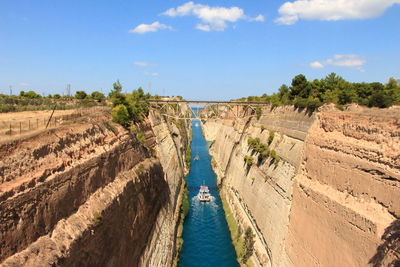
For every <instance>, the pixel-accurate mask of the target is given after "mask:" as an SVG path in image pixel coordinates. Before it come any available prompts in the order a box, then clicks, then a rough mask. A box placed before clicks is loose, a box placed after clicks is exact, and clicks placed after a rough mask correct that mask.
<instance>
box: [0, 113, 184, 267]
mask: <svg viewBox="0 0 400 267" xmlns="http://www.w3.org/2000/svg"><path fill="white" fill-rule="evenodd" d="M166 125H167V123H166V121H165V120H164V119H161V118H158V119H157V115H156V114H153V113H152V114H151V115H150V116H149V119H148V120H147V121H145V122H143V123H141V124H140V125H138V126H137V128H138V129H137V130H138V131H141V132H143V133H144V134H145V136H146V140H145V143H140V142H139V141H138V139H136V137H135V135H132V134H130V133H129V132H128V131H127V130H125V129H123V128H122V127H120V126H118V125H116V124H113V123H110V122H108V121H107V118H104V119H103V120H99V121H90V122H86V123H85V122H82V123H80V124H76V125H71V126H65V127H62V128H60V129H55V130H51V131H49V132H46V133H42V134H40V135H37V136H34V137H30V138H26V139H23V140H18V141H14V142H13V143H6V144H2V145H1V149H0V151H1V152H0V153H1V158H2V160H1V162H0V178H1V181H2V183H1V184H0V200H1V202H0V205H1V209H0V213H1V214H0V215H1V216H0V217H1V221H0V225H1V229H2V231H1V233H0V240H1V243H0V246H1V249H0V251H1V252H0V262H1V261H3V262H2V265H4V266H21V265H26V266H37V264H38V263H40V265H61V264H63V265H71V266H78V265H80V266H82V265H103V266H121V265H123V266H127V265H131V266H137V265H140V264H142V265H147V264H148V263H151V264H152V265H153V266H165V265H170V264H171V262H172V259H173V253H174V242H175V228H176V227H175V222H176V219H174V214H176V213H177V210H178V209H179V207H177V196H178V193H179V188H180V184H181V181H182V178H183V173H184V169H183V168H184V161H183V160H182V158H181V155H179V153H180V151H179V150H178V149H177V146H180V147H183V148H186V145H187V144H186V142H187V138H183V137H182V136H181V135H179V134H177V135H174V136H172V135H171V132H170V129H169V128H171V127H170V126H168V127H169V128H168V127H167V126H166ZM166 127H167V128H168V130H165V129H164V128H166ZM154 129H156V131H154ZM163 129H164V130H163ZM170 214H172V216H171V215H170Z"/></svg>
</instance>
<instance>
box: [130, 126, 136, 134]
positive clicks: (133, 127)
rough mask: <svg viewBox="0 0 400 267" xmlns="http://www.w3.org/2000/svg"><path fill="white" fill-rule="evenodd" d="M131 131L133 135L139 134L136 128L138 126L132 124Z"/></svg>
mask: <svg viewBox="0 0 400 267" xmlns="http://www.w3.org/2000/svg"><path fill="white" fill-rule="evenodd" d="M129 131H130V132H131V134H135V133H136V132H137V127H136V125H135V124H133V123H132V124H131V125H130V126H129Z"/></svg>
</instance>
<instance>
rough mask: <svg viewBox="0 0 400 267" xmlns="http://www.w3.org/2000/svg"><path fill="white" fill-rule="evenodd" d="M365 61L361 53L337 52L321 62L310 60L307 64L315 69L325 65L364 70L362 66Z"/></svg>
mask: <svg viewBox="0 0 400 267" xmlns="http://www.w3.org/2000/svg"><path fill="white" fill-rule="evenodd" d="M365 63H366V60H365V58H364V57H363V56H361V55H354V54H347V55H343V54H339V55H334V56H333V57H332V58H328V59H326V60H324V61H322V62H320V61H314V62H311V63H310V64H309V66H310V67H312V68H317V69H321V68H324V67H326V66H336V67H347V68H356V69H357V70H359V71H364V70H363V66H364V64H365Z"/></svg>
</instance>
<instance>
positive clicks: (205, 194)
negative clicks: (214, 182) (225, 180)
mask: <svg viewBox="0 0 400 267" xmlns="http://www.w3.org/2000/svg"><path fill="white" fill-rule="evenodd" d="M197 197H198V198H199V200H200V201H201V202H208V201H210V190H208V186H205V185H202V186H200V191H199V193H198V194H197Z"/></svg>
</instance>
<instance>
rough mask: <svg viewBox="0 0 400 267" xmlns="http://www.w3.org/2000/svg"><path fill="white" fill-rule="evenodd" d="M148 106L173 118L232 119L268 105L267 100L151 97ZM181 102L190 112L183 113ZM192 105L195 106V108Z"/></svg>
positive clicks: (249, 114)
mask: <svg viewBox="0 0 400 267" xmlns="http://www.w3.org/2000/svg"><path fill="white" fill-rule="evenodd" d="M149 103H150V107H151V108H152V109H157V110H159V111H160V112H161V114H162V115H164V116H168V117H172V118H175V119H184V120H193V119H202V120H207V119H215V118H218V119H233V118H245V117H252V116H256V113H257V110H262V107H264V106H268V105H270V104H269V103H267V102H247V101H213V100H173V99H152V100H149ZM182 104H184V105H185V106H187V107H189V109H190V111H191V112H190V113H189V114H183V113H182V111H181V107H182ZM192 106H197V108H195V110H196V111H195V110H194V109H193V107H192Z"/></svg>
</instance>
